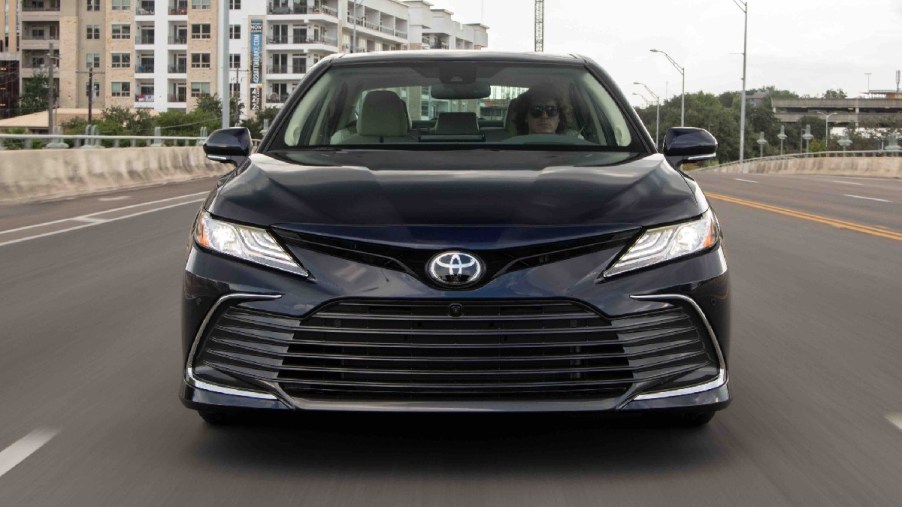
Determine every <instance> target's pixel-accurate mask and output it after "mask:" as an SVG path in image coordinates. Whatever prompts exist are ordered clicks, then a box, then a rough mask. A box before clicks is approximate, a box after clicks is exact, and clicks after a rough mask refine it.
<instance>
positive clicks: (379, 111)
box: [357, 90, 410, 137]
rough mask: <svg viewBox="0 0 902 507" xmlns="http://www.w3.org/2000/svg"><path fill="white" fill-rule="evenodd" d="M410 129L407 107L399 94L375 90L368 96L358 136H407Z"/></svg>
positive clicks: (362, 110)
mask: <svg viewBox="0 0 902 507" xmlns="http://www.w3.org/2000/svg"><path fill="white" fill-rule="evenodd" d="M409 129H410V124H409V123H408V121H407V106H406V105H405V104H404V101H403V100H401V97H398V94H397V93H395V92H390V91H387V90H374V91H371V92H369V93H367V94H366V98H365V99H363V108H362V109H361V110H360V118H358V119H357V134H358V135H361V136H378V137H395V136H406V135H407V131H408V130H409Z"/></svg>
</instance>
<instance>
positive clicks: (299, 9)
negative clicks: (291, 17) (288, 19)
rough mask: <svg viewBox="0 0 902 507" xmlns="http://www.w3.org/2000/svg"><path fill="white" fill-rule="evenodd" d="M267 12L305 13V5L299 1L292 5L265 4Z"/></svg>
mask: <svg viewBox="0 0 902 507" xmlns="http://www.w3.org/2000/svg"><path fill="white" fill-rule="evenodd" d="M266 13H267V14H307V6H306V5H302V4H299V3H296V4H293V5H275V4H269V5H267V6H266Z"/></svg>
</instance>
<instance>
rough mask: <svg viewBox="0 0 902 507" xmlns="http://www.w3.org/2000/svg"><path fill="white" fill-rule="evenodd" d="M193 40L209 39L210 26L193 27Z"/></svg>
mask: <svg viewBox="0 0 902 507" xmlns="http://www.w3.org/2000/svg"><path fill="white" fill-rule="evenodd" d="M191 38H192V39H209V38H210V25H191Z"/></svg>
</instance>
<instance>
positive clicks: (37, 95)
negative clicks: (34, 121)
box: [19, 71, 50, 115]
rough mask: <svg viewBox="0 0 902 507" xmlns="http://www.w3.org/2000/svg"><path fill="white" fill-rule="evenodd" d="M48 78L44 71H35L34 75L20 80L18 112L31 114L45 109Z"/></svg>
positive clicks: (48, 84) (48, 85)
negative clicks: (20, 90) (20, 89)
mask: <svg viewBox="0 0 902 507" xmlns="http://www.w3.org/2000/svg"><path fill="white" fill-rule="evenodd" d="M49 87H50V79H49V78H48V77H47V74H46V73H43V72H39V71H36V72H35V74H34V77H32V78H29V79H23V80H22V93H20V94H19V114H20V115H22V114H31V113H36V112H38V111H46V110H47V92H48V88H49Z"/></svg>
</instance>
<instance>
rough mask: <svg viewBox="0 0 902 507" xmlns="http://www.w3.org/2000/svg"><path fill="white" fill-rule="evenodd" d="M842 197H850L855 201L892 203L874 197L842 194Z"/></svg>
mask: <svg viewBox="0 0 902 507" xmlns="http://www.w3.org/2000/svg"><path fill="white" fill-rule="evenodd" d="M843 195H845V196H846V197H852V198H855V199H867V200H868V201H877V202H893V201H888V200H886V199H878V198H876V197H865V196H863V195H853V194H843Z"/></svg>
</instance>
